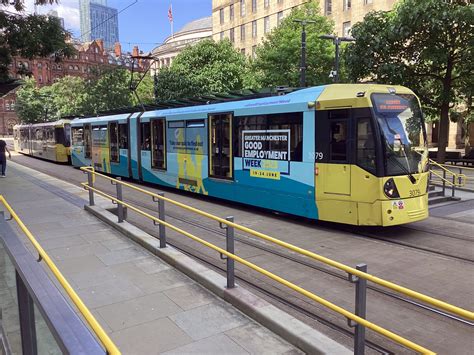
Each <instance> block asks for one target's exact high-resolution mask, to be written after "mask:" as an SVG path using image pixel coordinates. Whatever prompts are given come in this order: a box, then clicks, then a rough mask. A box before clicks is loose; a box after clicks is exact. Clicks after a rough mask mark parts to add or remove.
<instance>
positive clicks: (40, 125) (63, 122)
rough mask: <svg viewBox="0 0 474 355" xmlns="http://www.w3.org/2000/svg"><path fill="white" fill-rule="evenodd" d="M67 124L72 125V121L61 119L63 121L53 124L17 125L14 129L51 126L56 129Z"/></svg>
mask: <svg viewBox="0 0 474 355" xmlns="http://www.w3.org/2000/svg"><path fill="white" fill-rule="evenodd" d="M67 123H71V120H66V119H61V120H58V121H53V122H42V123H33V124H17V125H14V126H13V128H26V127H31V128H37V127H51V126H53V127H56V126H62V125H65V124H67Z"/></svg>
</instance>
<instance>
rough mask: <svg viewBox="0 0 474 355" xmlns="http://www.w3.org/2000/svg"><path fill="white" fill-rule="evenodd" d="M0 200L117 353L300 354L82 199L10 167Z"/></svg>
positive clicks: (82, 194)
mask: <svg viewBox="0 0 474 355" xmlns="http://www.w3.org/2000/svg"><path fill="white" fill-rule="evenodd" d="M0 194H2V195H4V196H5V198H6V199H7V201H8V202H9V203H10V204H11V205H12V207H13V208H14V209H15V210H16V212H17V213H18V215H19V216H20V218H22V220H23V222H24V223H25V224H26V225H27V226H28V228H29V229H30V230H31V232H32V233H33V234H34V235H35V237H36V238H37V239H38V241H39V242H40V243H41V245H42V246H43V248H44V249H45V250H46V251H47V252H48V254H49V255H50V256H51V257H52V258H53V260H54V262H55V263H56V265H57V266H58V267H59V269H60V270H61V271H62V272H63V274H64V276H65V277H66V278H67V279H68V281H69V282H70V283H71V284H72V286H73V287H74V288H75V290H76V291H77V292H78V294H79V296H80V297H81V298H82V299H83V301H84V302H85V304H86V305H87V306H88V307H89V309H90V310H91V311H92V313H93V314H94V315H95V316H96V318H97V320H98V321H99V323H100V324H101V325H102V326H103V327H104V329H105V330H106V332H107V333H108V334H109V335H110V336H111V338H112V340H113V341H114V342H115V343H116V345H117V346H118V347H119V349H120V350H121V351H122V352H123V353H125V354H249V353H250V354H297V353H302V352H301V351H300V350H298V349H297V348H295V347H294V346H292V345H290V344H289V343H288V342H286V341H284V340H283V339H282V338H280V337H278V336H277V335H275V334H274V333H272V332H271V331H269V330H268V329H266V328H264V327H263V326H261V325H260V324H258V323H256V322H255V321H253V320H252V319H250V318H248V317H247V316H245V315H244V314H242V313H241V312H239V311H238V310H236V309H235V308H234V307H233V306H232V305H231V304H229V303H227V302H225V301H223V300H222V299H221V298H219V297H217V296H216V295H214V294H213V293H211V292H209V291H208V290H206V289H204V288H203V287H202V286H200V285H199V284H197V283H196V282H195V281H193V280H192V279H190V278H189V277H187V276H185V275H184V274H182V273H181V272H179V271H177V270H176V269H174V268H173V267H171V266H170V265H169V264H167V263H165V262H164V261H162V260H160V259H159V258H158V257H157V256H156V255H153V254H152V253H150V252H148V251H147V250H145V249H144V248H142V247H141V246H139V245H138V244H136V243H134V242H133V241H131V240H130V239H128V238H126V237H124V236H123V235H122V234H121V233H119V232H118V231H116V230H114V229H112V228H111V227H110V226H108V225H107V224H105V223H103V222H101V221H100V220H98V219H97V218H95V217H93V216H91V215H90V214H89V213H88V212H86V211H84V209H83V208H84V204H85V203H86V201H87V192H86V191H84V190H81V189H80V188H78V187H76V186H73V185H71V184H68V183H66V182H62V181H60V180H58V179H55V178H52V177H49V176H48V175H45V174H42V173H39V172H36V171H33V170H31V169H29V168H25V167H22V166H20V165H17V164H15V163H10V162H9V166H8V171H7V178H5V179H0ZM25 244H26V245H27V246H28V247H29V248H30V250H33V247H32V246H31V245H29V243H28V242H27V241H26V237H25ZM340 350H341V352H340V353H342V352H346V351H344V350H345V348H343V347H341V349H340ZM328 352H330V351H328Z"/></svg>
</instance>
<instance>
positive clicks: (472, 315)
mask: <svg viewBox="0 0 474 355" xmlns="http://www.w3.org/2000/svg"><path fill="white" fill-rule="evenodd" d="M81 170H83V171H84V172H85V173H87V174H88V182H87V183H82V185H83V187H84V188H85V189H86V190H88V191H89V198H90V203H91V205H93V204H94V196H93V194H94V193H97V194H98V195H100V196H103V197H105V198H106V199H108V200H110V201H112V202H113V203H115V204H117V205H118V206H119V210H118V216H119V222H120V221H123V210H121V208H122V209H123V207H126V208H128V209H129V210H132V211H134V212H136V213H138V214H140V215H142V216H144V217H146V218H148V219H150V220H152V221H153V222H154V223H155V224H158V225H159V226H160V228H163V229H164V228H165V227H167V228H170V229H171V230H174V231H175V232H177V233H179V234H182V235H184V236H186V237H188V238H190V239H192V240H194V241H196V242H199V243H201V244H203V245H205V246H207V247H209V248H211V249H213V250H215V251H217V252H219V253H220V254H221V255H225V256H226V257H227V258H230V259H232V260H235V261H237V262H239V263H241V264H243V265H245V266H247V267H249V268H252V269H253V270H255V271H257V272H259V273H261V274H263V275H266V276H267V277H269V278H271V279H273V280H275V281H277V282H279V283H281V284H283V285H285V286H287V287H289V288H291V289H292V290H294V291H296V292H298V293H300V294H302V295H304V296H306V297H308V298H310V299H312V300H314V301H316V302H318V303H320V304H322V305H324V306H326V307H328V308H329V309H331V310H333V311H335V312H337V313H339V314H342V315H343V316H345V317H346V318H348V319H349V320H352V321H354V322H356V323H357V324H360V325H361V326H363V327H367V328H369V329H371V330H373V331H375V332H377V333H379V334H381V335H384V336H386V337H388V338H389V339H391V340H393V341H395V342H397V343H399V344H401V345H404V346H406V347H408V348H410V349H412V350H415V351H417V352H420V353H425V354H432V353H433V352H432V351H430V350H428V349H426V348H423V347H421V346H420V345H417V344H415V343H413V342H411V341H409V340H407V339H405V338H403V337H401V336H399V335H397V334H395V333H393V332H390V331H388V330H386V329H384V328H382V327H379V326H377V325H375V324H373V323H371V322H368V321H367V320H365V319H364V318H362V317H360V316H358V315H356V314H353V313H351V312H349V311H347V310H345V309H343V308H341V307H339V306H337V305H335V304H333V303H331V302H329V301H327V300H325V299H323V298H321V297H319V296H317V295H315V294H313V293H311V292H309V291H307V290H305V289H303V288H301V287H299V286H297V285H295V284H293V283H291V282H289V281H287V280H285V279H283V278H281V277H279V276H277V275H275V274H273V273H271V272H269V271H267V270H265V269H263V268H261V267H259V266H257V265H255V264H253V263H250V262H248V261H246V260H245V259H242V258H240V257H239V256H237V255H235V254H233V252H229V251H228V250H224V249H222V248H220V247H218V246H216V245H214V244H211V243H209V242H207V241H205V240H203V239H201V238H199V237H197V236H195V235H193V234H191V233H189V232H186V231H184V230H182V229H180V228H178V227H176V226H173V225H172V224H170V223H168V222H166V221H165V218H164V208H162V206H163V205H164V202H168V203H171V204H173V205H175V206H178V207H181V208H183V209H185V210H188V211H191V212H194V213H197V214H199V215H201V216H204V217H207V218H210V219H212V220H215V221H217V222H219V224H220V225H221V227H222V226H223V225H226V226H227V228H232V229H234V228H235V229H237V230H240V231H242V232H245V233H248V234H250V235H253V236H255V237H258V238H261V239H264V240H267V241H269V242H272V243H274V244H277V245H280V246H282V247H285V248H287V249H290V250H292V251H294V252H297V253H299V254H302V255H305V256H308V257H310V258H312V259H314V260H318V261H320V262H323V263H325V264H327V265H330V266H332V267H335V268H338V269H340V270H343V271H345V272H347V273H348V274H349V275H350V276H351V277H359V278H361V279H364V280H367V281H371V282H374V283H376V284H378V285H380V286H384V287H387V288H389V289H392V290H394V291H397V292H400V293H402V294H404V295H406V296H409V297H412V298H415V299H418V300H420V301H423V302H425V303H428V304H431V305H433V306H436V307H438V308H440V309H443V310H445V311H448V312H450V313H454V314H457V315H459V316H461V317H464V318H467V319H470V320H474V312H471V311H468V310H465V309H462V308H460V307H457V306H454V305H451V304H449V303H447V302H444V301H441V300H437V299H435V298H433V297H430V296H426V295H424V294H421V293H419V292H416V291H413V290H410V289H408V288H405V287H403V286H399V285H397V284H394V283H392V282H389V281H386V280H383V279H380V278H378V277H376V276H373V275H371V274H368V273H366V272H364V271H363V270H360V269H359V268H357V269H356V268H352V267H350V266H347V265H345V264H342V263H339V262H337V261H334V260H331V259H328V258H326V257H323V256H321V255H318V254H315V253H313V252H310V251H307V250H304V249H302V248H299V247H297V246H294V245H292V244H290V243H286V242H283V241H280V240H278V239H276V238H273V237H270V236H268V235H266V234H263V233H260V232H257V231H254V230H252V229H250V228H247V227H244V226H242V225H239V224H237V223H234V222H233V220H232V219H230V220H229V219H224V218H221V217H218V216H215V215H212V214H210V213H207V212H204V211H201V210H199V209H197V208H194V207H190V206H187V205H185V204H183V203H180V202H178V201H174V200H172V199H170V198H167V197H164V195H163V194H156V193H153V192H150V191H147V190H144V189H141V188H139V187H136V186H134V185H131V184H129V183H126V182H123V181H122V180H118V179H114V178H112V177H109V176H107V175H104V174H101V173H97V172H95V170H94V168H92V167H81ZM93 176H99V177H102V178H104V179H106V180H109V181H110V182H111V183H112V184H114V185H116V186H117V197H114V196H112V195H110V194H107V193H105V192H103V191H100V190H99V189H97V188H96V187H94V185H93V182H92V181H93ZM122 186H126V187H128V188H130V189H132V190H135V191H138V192H141V193H144V194H146V195H148V196H150V197H152V198H153V201H155V202H158V203H159V206H160V209H159V215H160V216H159V217H160V218H157V217H155V216H153V215H151V214H149V213H147V212H144V211H142V210H140V209H139V208H137V207H135V206H133V205H131V204H130V203H127V202H125V201H123V199H122V188H121V187H122ZM119 187H120V188H119ZM161 202H163V203H161ZM232 234H233V233H232ZM163 239H164V234H162V233H161V231H160V248H161V247H165V246H166V242H165V241H163ZM354 281H356V280H354ZM228 282H229V281H228Z"/></svg>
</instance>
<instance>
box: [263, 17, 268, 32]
mask: <svg viewBox="0 0 474 355" xmlns="http://www.w3.org/2000/svg"><path fill="white" fill-rule="evenodd" d="M263 32H264V33H267V32H270V16H265V17H264V19H263Z"/></svg>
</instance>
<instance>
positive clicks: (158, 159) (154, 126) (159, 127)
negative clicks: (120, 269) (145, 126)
mask: <svg viewBox="0 0 474 355" xmlns="http://www.w3.org/2000/svg"><path fill="white" fill-rule="evenodd" d="M151 132H152V134H151V137H152V139H151V141H152V144H153V147H152V151H151V156H152V160H151V167H152V168H155V169H166V144H165V143H166V139H165V120H164V119H159V120H153V121H151Z"/></svg>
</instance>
